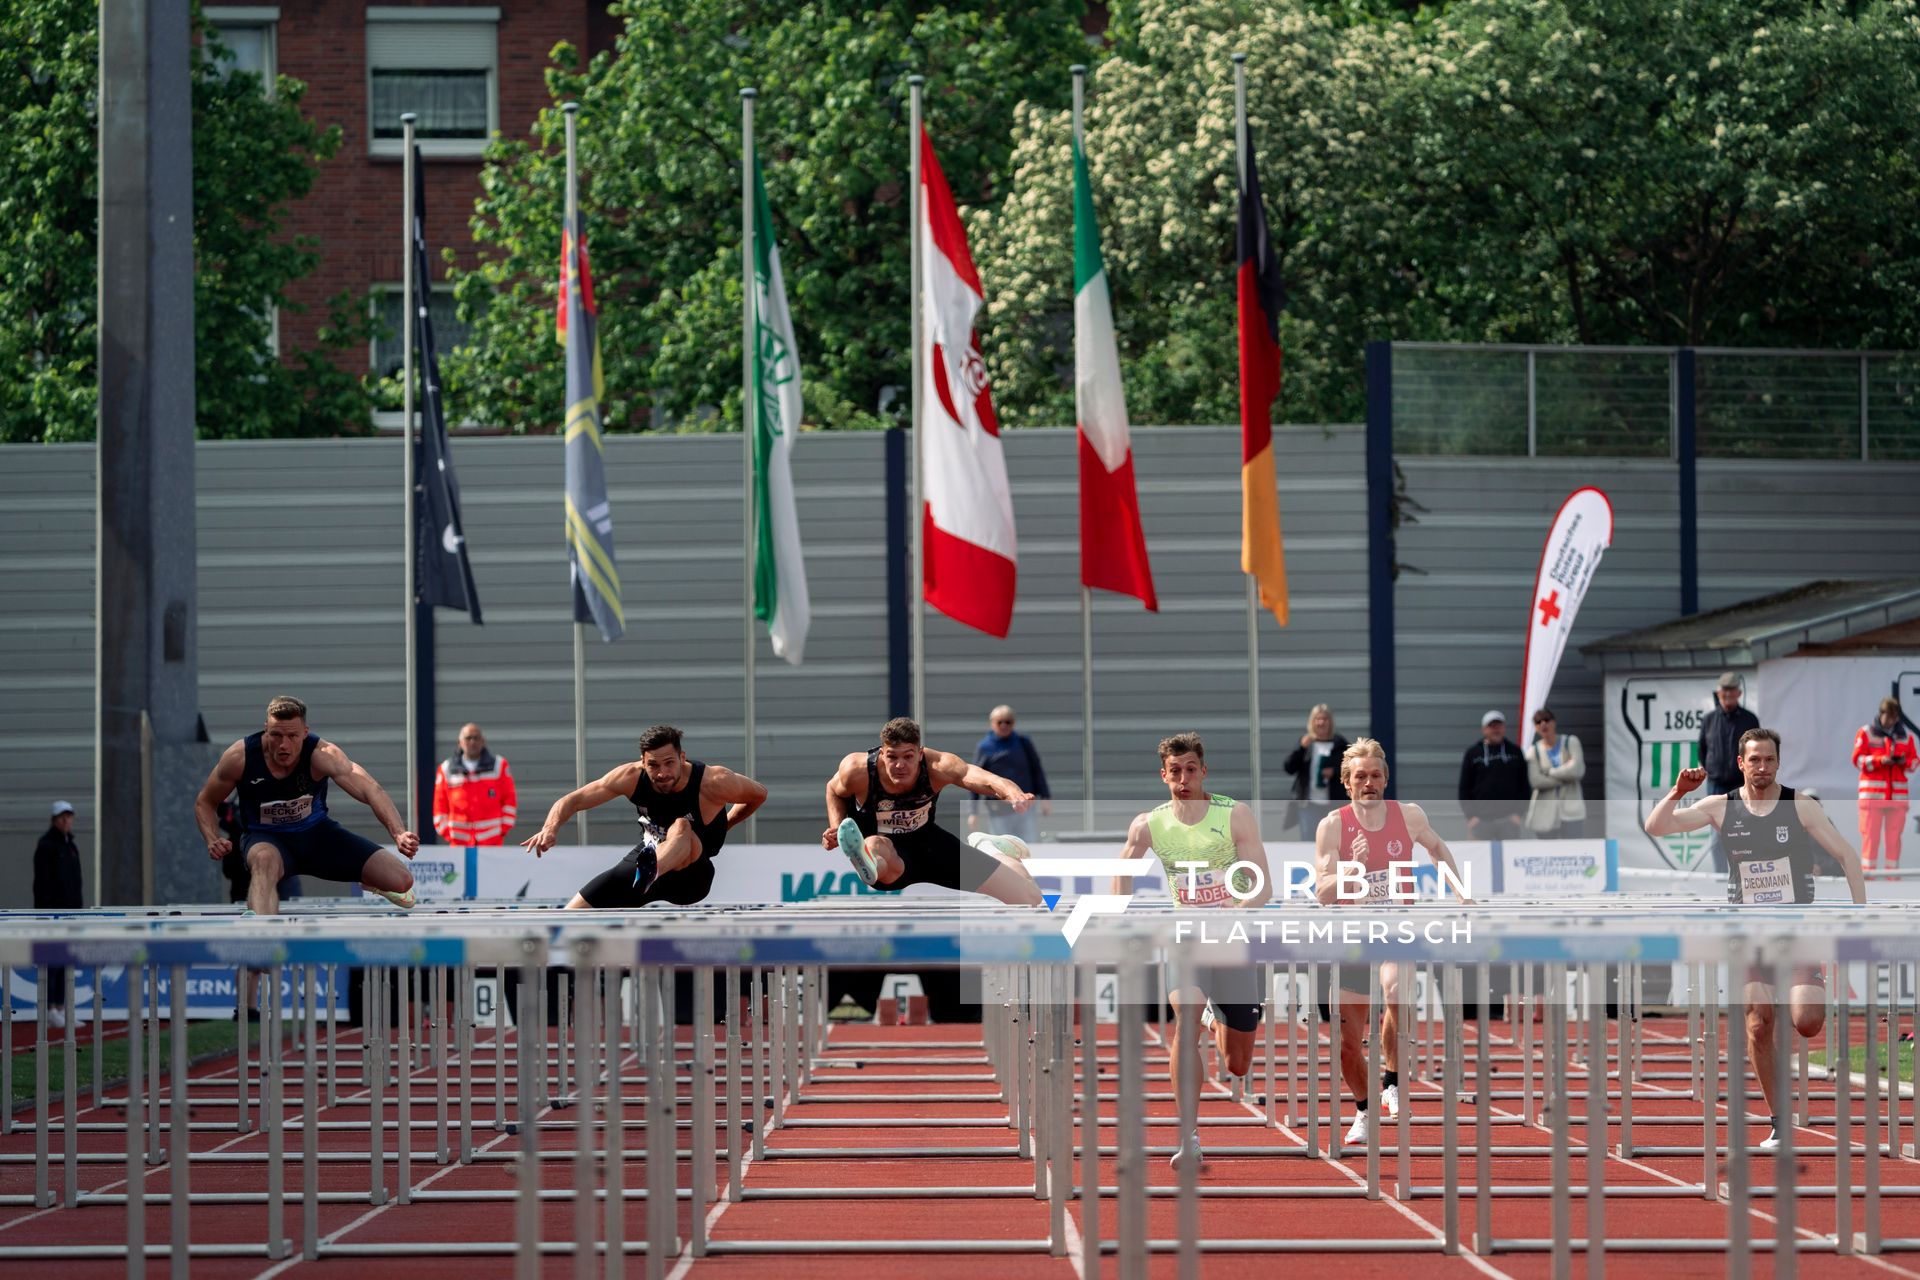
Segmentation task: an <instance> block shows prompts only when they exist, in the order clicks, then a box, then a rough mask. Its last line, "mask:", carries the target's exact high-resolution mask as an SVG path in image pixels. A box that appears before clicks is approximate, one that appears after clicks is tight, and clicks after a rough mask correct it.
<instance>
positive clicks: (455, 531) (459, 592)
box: [413, 147, 480, 623]
mask: <svg viewBox="0 0 1920 1280" xmlns="http://www.w3.org/2000/svg"><path fill="white" fill-rule="evenodd" d="M426 196H427V183H426V177H425V174H424V171H423V168H422V166H421V163H420V149H419V148H418V147H415V148H414V151H413V280H414V289H413V291H414V299H413V303H414V314H413V323H414V325H415V327H416V331H417V332H416V337H415V339H414V349H415V350H416V351H418V352H419V354H420V371H421V375H422V377H421V383H422V395H421V397H420V407H421V410H422V419H423V420H422V422H421V430H420V440H419V443H418V444H417V445H416V446H415V453H414V471H413V476H414V481H413V482H414V486H415V491H414V503H413V511H414V530H413V535H414V536H413V555H414V570H415V577H414V589H415V590H416V591H417V592H418V593H419V600H420V602H421V603H422V604H433V605H439V606H441V607H442V608H447V609H465V610H466V611H467V613H468V614H469V615H471V616H472V618H473V620H474V621H475V622H476V623H477V622H479V621H480V595H479V593H478V592H477V591H475V590H474V586H473V566H472V565H471V564H470V563H468V561H467V535H466V530H465V529H464V528H463V527H462V526H461V524H460V482H459V481H458V480H456V479H454V475H453V457H452V455H451V454H450V453H449V452H448V450H447V411H446V406H445V404H444V403H443V401H442V398H441V394H440V361H439V360H438V359H437V358H436V357H435V356H434V353H433V319H432V317H431V316H429V315H428V313H427V281H428V280H429V279H430V277H429V276H428V274H427V265H428V259H427V231H426V212H425V209H424V208H423V206H424V204H425V202H426Z"/></svg>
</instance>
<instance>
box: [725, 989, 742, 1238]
mask: <svg viewBox="0 0 1920 1280" xmlns="http://www.w3.org/2000/svg"><path fill="white" fill-rule="evenodd" d="M746 1021H747V1015H746V1014H744V1013H742V1012H741V1011H740V969H739V967H738V966H736V965H729V966H727V1023H726V1027H725V1028H724V1030H725V1037H726V1048H727V1200H728V1202H729V1203H732V1204H738V1203H740V1195H741V1189H740V1111H741V1101H742V1099H741V1096H740V1094H741V1071H740V1067H741V1062H742V1059H743V1058H744V1057H745V1056H746V1048H747V1042H746Z"/></svg>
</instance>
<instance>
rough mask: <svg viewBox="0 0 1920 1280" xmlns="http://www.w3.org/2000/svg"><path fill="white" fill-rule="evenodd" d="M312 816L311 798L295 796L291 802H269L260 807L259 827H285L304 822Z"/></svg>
mask: <svg viewBox="0 0 1920 1280" xmlns="http://www.w3.org/2000/svg"><path fill="white" fill-rule="evenodd" d="M312 816H313V797H312V796H295V797H294V798H293V799H291V800H269V801H267V802H266V803H265V804H263V805H261V806H260V825H261V826H263V827H286V826H291V825H293V824H294V823H296V822H305V821H306V820H307V819H308V818H310V817H312Z"/></svg>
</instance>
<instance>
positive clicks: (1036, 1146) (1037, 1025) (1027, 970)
mask: <svg viewBox="0 0 1920 1280" xmlns="http://www.w3.org/2000/svg"><path fill="white" fill-rule="evenodd" d="M1016 974H1017V978H1016V981H1017V982H1018V983H1019V988H1018V989H1019V990H1021V991H1023V993H1024V997H1025V1002H1026V1009H1027V1027H1028V1034H1027V1043H1028V1044H1029V1045H1030V1046H1032V1047H1031V1050H1030V1051H1029V1052H1028V1053H1027V1054H1026V1055H1025V1061H1026V1062H1027V1063H1029V1064H1030V1067H1029V1069H1030V1071H1031V1075H1030V1076H1029V1077H1028V1088H1029V1089H1030V1091H1031V1093H1032V1096H1033V1104H1032V1106H1031V1107H1029V1108H1028V1119H1029V1120H1030V1121H1031V1128H1032V1138H1033V1198H1034V1199H1035V1200H1045V1199H1047V1197H1048V1190H1047V1167H1048V1166H1047V1159H1048V1151H1047V1135H1048V1133H1049V1131H1050V1130H1049V1125H1051V1124H1052V1122H1053V1115H1052V1113H1051V1112H1050V1110H1049V1109H1048V1098H1049V1097H1050V1095H1051V1093H1052V1090H1051V1088H1050V1087H1049V1086H1051V1085H1052V1083H1053V1080H1052V1078H1051V1075H1050V1072H1051V1071H1052V1064H1050V1063H1049V1062H1047V1061H1046V1054H1047V1039H1048V1036H1049V1035H1051V1033H1052V1028H1050V1027H1049V1026H1048V1025H1047V1009H1046V1005H1045V1003H1044V1002H1043V1000H1042V996H1041V981H1042V977H1041V973H1040V970H1039V969H1037V968H1035V967H1034V966H1033V965H1022V966H1020V968H1019V969H1018V970H1017V971H1016ZM1023 1136H1025V1135H1024V1131H1023Z"/></svg>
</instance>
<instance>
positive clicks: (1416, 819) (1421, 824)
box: [1400, 803, 1473, 907]
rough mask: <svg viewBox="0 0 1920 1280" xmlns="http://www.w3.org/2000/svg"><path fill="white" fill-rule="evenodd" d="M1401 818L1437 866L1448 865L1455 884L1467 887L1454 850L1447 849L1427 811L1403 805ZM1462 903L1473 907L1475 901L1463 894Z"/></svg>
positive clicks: (1411, 834) (1416, 806)
mask: <svg viewBox="0 0 1920 1280" xmlns="http://www.w3.org/2000/svg"><path fill="white" fill-rule="evenodd" d="M1400 816H1401V817H1402V818H1405V819H1406V822H1407V835H1408V837H1410V838H1411V839H1412V840H1413V842H1414V843H1415V844H1417V845H1419V846H1420V847H1421V848H1422V849H1425V850H1426V851H1427V856H1428V857H1429V858H1432V859H1433V861H1434V863H1435V865H1439V864H1441V863H1444V864H1446V866H1447V867H1448V868H1449V869H1451V870H1452V872H1453V882H1454V883H1455V884H1456V885H1465V884H1466V878H1465V877H1463V876H1462V875H1461V874H1460V864H1459V863H1457V862H1455V861H1454V860H1453V850H1451V849H1449V848H1447V842H1446V841H1445V840H1442V839H1441V838H1440V833H1439V832H1438V831H1435V830H1434V829H1433V823H1432V822H1430V821H1428V820H1427V811H1426V810H1425V809H1422V808H1421V807H1420V806H1419V805H1417V804H1411V803H1403V804H1402V805H1401V806H1400ZM1455 892H1458V890H1456V891H1455ZM1460 903H1461V905H1462V906H1469V907H1470V906H1472V905H1473V899H1472V898H1469V897H1468V896H1467V895H1466V894H1464V893H1461V894H1460Z"/></svg>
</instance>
